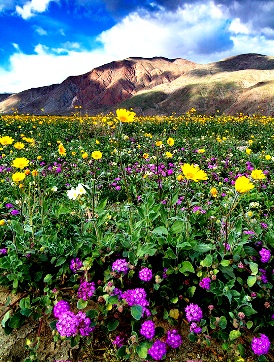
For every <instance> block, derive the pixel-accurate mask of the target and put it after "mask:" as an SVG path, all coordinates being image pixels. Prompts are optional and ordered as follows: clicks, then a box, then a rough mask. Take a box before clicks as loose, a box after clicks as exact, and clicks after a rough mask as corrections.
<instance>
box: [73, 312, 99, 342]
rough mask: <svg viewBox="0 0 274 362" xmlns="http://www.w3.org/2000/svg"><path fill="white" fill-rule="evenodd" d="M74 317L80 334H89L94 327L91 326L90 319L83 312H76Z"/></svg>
mask: <svg viewBox="0 0 274 362" xmlns="http://www.w3.org/2000/svg"><path fill="white" fill-rule="evenodd" d="M76 319H77V321H78V329H79V333H80V334H81V336H84V337H85V336H89V335H90V333H92V332H93V331H94V329H95V327H91V326H90V323H91V320H90V319H89V318H88V317H87V316H86V314H85V313H84V312H81V311H80V312H78V313H77V314H76Z"/></svg>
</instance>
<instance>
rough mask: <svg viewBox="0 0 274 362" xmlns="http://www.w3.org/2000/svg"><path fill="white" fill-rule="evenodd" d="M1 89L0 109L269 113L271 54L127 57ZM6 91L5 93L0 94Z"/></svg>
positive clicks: (273, 106) (272, 104) (273, 74)
mask: <svg viewBox="0 0 274 362" xmlns="http://www.w3.org/2000/svg"><path fill="white" fill-rule="evenodd" d="M2 96H3V98H1V95H0V112H1V113H12V112H14V110H17V111H18V112H19V113H31V114H40V113H46V114H72V113H73V112H74V111H75V106H77V107H79V106H81V112H83V113H88V114H98V113H101V112H109V111H113V110H115V109H116V108H118V107H132V108H133V109H134V110H135V111H136V112H137V113H138V114H139V115H154V114H163V115H169V114H171V113H174V112H176V113H184V112H187V111H188V110H189V109H191V108H192V107H193V108H195V109H197V111H198V112H199V113H202V114H213V113H215V112H216V110H219V111H220V113H225V114H237V113H239V112H242V113H244V114H253V113H261V114H265V115H274V56H264V55H260V54H242V55H238V56H234V57H231V58H227V59H225V60H222V61H219V62H215V63H209V64H197V63H193V62H190V61H188V60H185V59H181V58H177V59H167V58H163V57H155V58H149V59H145V58H127V59H124V60H121V61H114V62H111V63H109V64H105V65H102V66H100V67H98V68H95V69H93V70H91V71H90V72H88V73H85V74H83V75H79V76H72V77H68V78H67V79H65V80H64V81H63V82H62V83H61V84H53V85H51V86H46V87H40V88H32V89H29V90H25V91H23V92H20V93H17V94H13V95H9V96H8V95H6V96H5V95H2ZM4 96H5V97H4Z"/></svg>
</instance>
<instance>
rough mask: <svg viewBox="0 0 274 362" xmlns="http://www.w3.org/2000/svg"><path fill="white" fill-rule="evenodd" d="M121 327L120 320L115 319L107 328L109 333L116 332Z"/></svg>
mask: <svg viewBox="0 0 274 362" xmlns="http://www.w3.org/2000/svg"><path fill="white" fill-rule="evenodd" d="M118 326H119V321H118V319H114V320H112V321H109V322H108V324H107V328H108V330H109V332H112V331H115V329H116V328H117V327H118Z"/></svg>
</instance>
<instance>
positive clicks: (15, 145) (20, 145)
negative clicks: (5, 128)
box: [13, 142, 25, 150]
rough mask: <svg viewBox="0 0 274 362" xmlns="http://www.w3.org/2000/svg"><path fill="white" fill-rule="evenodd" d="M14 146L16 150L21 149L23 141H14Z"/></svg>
mask: <svg viewBox="0 0 274 362" xmlns="http://www.w3.org/2000/svg"><path fill="white" fill-rule="evenodd" d="M13 147H14V148H16V149H17V150H22V149H23V148H24V147H25V145H24V143H23V142H16V143H15V144H14V145H13Z"/></svg>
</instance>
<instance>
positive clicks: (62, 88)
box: [0, 58, 198, 114]
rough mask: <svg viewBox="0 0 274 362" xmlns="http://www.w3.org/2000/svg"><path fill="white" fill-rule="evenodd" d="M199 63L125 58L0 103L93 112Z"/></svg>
mask: <svg viewBox="0 0 274 362" xmlns="http://www.w3.org/2000/svg"><path fill="white" fill-rule="evenodd" d="M197 66H198V64H196V63H193V62H190V61H187V60H184V59H173V60H170V59H166V58H151V59H144V58H128V59H125V60H121V61H114V62H111V63H109V64H105V65H102V66H100V67H98V68H95V69H93V70H92V71H90V72H88V73H85V74H83V75H79V76H72V77H68V78H67V79H66V80H65V81H64V82H62V83H61V84H57V85H52V86H49V87H40V88H34V89H29V90H26V91H23V92H20V93H18V94H15V95H12V96H10V97H8V98H6V99H5V100H4V102H2V104H0V110H2V111H4V112H7V111H10V110H11V108H13V109H17V110H18V111H19V112H24V113H40V110H41V108H43V109H44V112H46V113H52V114H53V113H55V114H64V113H68V114H70V113H71V112H72V111H73V109H74V107H75V106H81V107H82V110H83V111H89V112H91V113H96V112H98V111H100V110H106V109H108V108H109V107H110V106H114V105H116V104H119V103H120V102H122V101H124V100H126V99H129V98H131V97H132V96H133V95H135V94H136V93H137V92H138V91H140V90H145V89H151V88H153V87H155V86H156V85H159V84H163V83H168V82H171V81H173V80H174V79H176V78H178V77H179V76H181V75H182V74H184V73H186V72H188V71H189V70H191V69H195V68H196V67H197Z"/></svg>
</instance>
